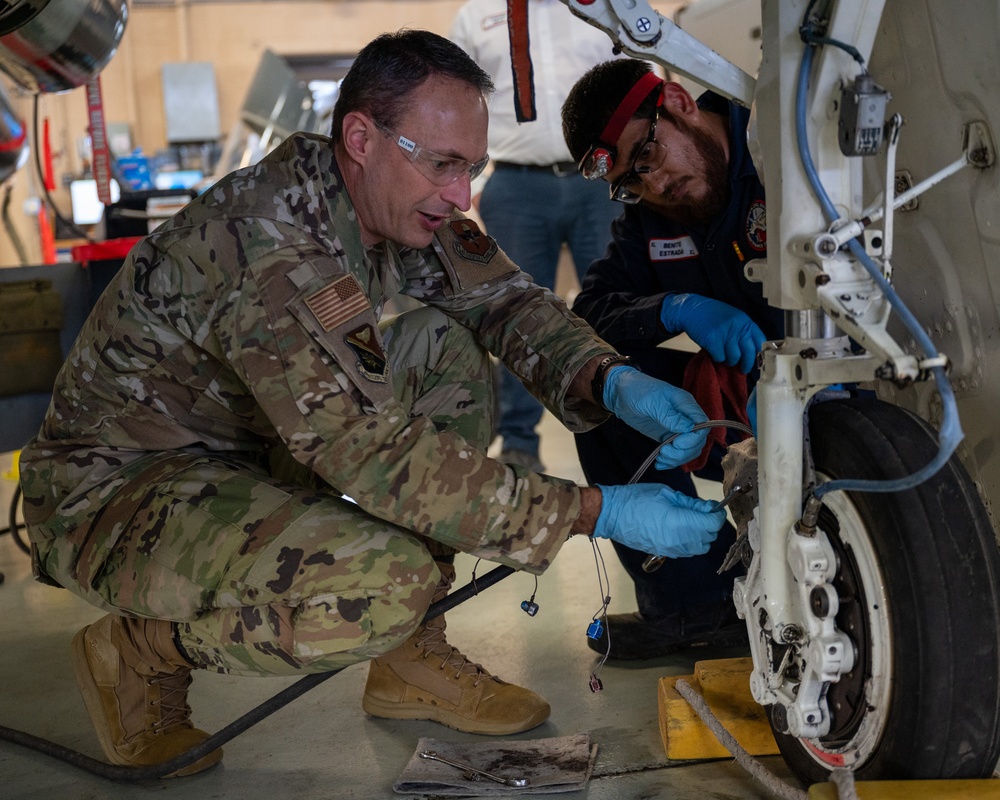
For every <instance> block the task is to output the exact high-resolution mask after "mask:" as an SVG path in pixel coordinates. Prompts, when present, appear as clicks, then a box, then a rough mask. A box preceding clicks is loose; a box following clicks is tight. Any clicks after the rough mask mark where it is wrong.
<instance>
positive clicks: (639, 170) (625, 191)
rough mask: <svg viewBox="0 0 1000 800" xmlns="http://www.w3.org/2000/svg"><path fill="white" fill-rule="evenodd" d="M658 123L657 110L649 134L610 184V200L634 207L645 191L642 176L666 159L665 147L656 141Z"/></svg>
mask: <svg viewBox="0 0 1000 800" xmlns="http://www.w3.org/2000/svg"><path fill="white" fill-rule="evenodd" d="M659 122H660V114H659V109H657V113H654V114H653V119H652V121H651V122H650V124H649V133H648V134H647V135H646V138H645V139H644V140H643V142H642V145H641V146H640V147H639V149H638V150H637V151H636V154H635V157H634V158H633V159H632V163H631V164H629V168H628V170H627V171H626V172H625V174H624V175H622V176H621V177H620V178H618V180H616V181H612V182H611V189H610V195H611V199H612V200H617V201H618V202H619V203H625V204H626V205H635V204H636V203H638V202H639V201H640V200H641V199H642V196H643V194H644V193H645V191H646V185H645V184H644V183H643V181H642V176H643V175H648V174H650V173H651V172H655V171H656V170H658V169H659V168H660V166H661V165H662V164H663V162H664V160H665V159H666V157H667V150H668V148H667V146H666V145H664V144H661V143H660V142H658V141H657V140H656V126H657V125H658V124H659Z"/></svg>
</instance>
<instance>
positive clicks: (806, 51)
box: [795, 3, 963, 500]
mask: <svg viewBox="0 0 1000 800" xmlns="http://www.w3.org/2000/svg"><path fill="white" fill-rule="evenodd" d="M813 5H814V3H810V4H809V7H808V8H807V9H806V16H805V18H804V19H803V23H802V28H801V32H802V39H803V41H804V42H805V47H804V48H803V51H802V59H801V61H800V64H799V75H798V82H797V84H796V93H795V134H796V138H797V144H798V152H799V158H800V160H801V162H802V168H803V169H804V170H805V173H806V176H807V177H808V179H809V185H810V186H811V187H812V190H813V193H814V194H815V195H816V198H817V199H818V200H819V202H820V205H821V207H822V209H823V214H824V215H825V216H826V218H827V222H828V223H829V224H830V225H831V226H832V225H833V224H834V223H835V222H837V221H838V220H840V219H841V216H840V213H839V212H838V211H837V209H836V207H835V206H834V205H833V202H832V201H831V200H830V196H829V195H828V194H827V192H826V190H825V189H824V187H823V184H822V182H821V181H820V178H819V174H818V173H817V171H816V166H815V164H814V163H813V160H812V154H811V153H810V150H809V137H808V133H807V130H806V99H807V96H808V92H809V75H810V73H811V72H812V65H813V59H814V57H815V53H816V47H817V45H818V44H833V45H836V46H837V47H840V48H842V49H845V50H847V51H848V52H850V53H851V54H852V56H853V57H854V58H855V60H858V61H859V62H860V63H861V64H862V67H864V62H863V59H861V57H860V54H858V52H857V50H855V49H854V48H849V47H848V46H846V45H844V44H843V43H841V42H837V41H835V40H832V39H824V38H819V37H816V36H815V35H814V34H813V33H812V26H811V24H810V23H809V14H810V12H811V10H812V7H813ZM847 247H848V249H849V250H850V251H851V254H852V255H853V256H854V257H855V258H856V259H857V260H858V261H859V262H860V263H861V265H862V266H863V267H864V268H865V270H866V271H867V272H868V274H869V275H870V276H871V278H872V280H873V281H874V282H875V284H876V285H877V286H878V288H879V289H880V290H881V291H882V293H883V294H884V295H885V297H886V299H887V300H888V301H889V305H890V306H892V308H893V309H894V310H895V311H896V313H897V314H899V317H900V319H901V320H902V322H903V324H904V325H905V326H906V329H907V331H908V332H909V333H910V334H911V335H912V336H913V338H914V340H915V341H916V342H917V344H918V345H919V347H920V349H921V350H922V351H923V353H924V357H925V358H927V359H931V360H934V359H938V358H939V354H938V352H937V348H936V347H935V346H934V343H933V342H932V341H931V338H930V336H929V335H928V334H927V333H926V332H925V331H924V329H923V327H922V326H921V325H920V322H919V321H918V320H917V318H916V317H915V316H914V314H913V312H911V311H910V309H909V308H907V307H906V305H905V304H904V303H903V301H902V299H901V298H900V297H899V295H898V294H897V293H896V290H895V289H893V287H892V285H891V284H890V283H889V281H888V279H886V277H885V276H884V275H883V274H882V270H881V269H880V268H879V267H878V265H877V264H876V263H875V262H874V261H873V260H872V258H871V256H869V255H868V253H867V252H866V251H865V249H864V247H863V246H862V244H861V243H860V242H859V241H858V240H857V239H856V238H855V239H851V240H850V241H849V242H848V243H847ZM931 372H932V373H933V375H934V381H935V383H936V384H937V389H938V393H939V394H940V396H941V403H942V406H943V409H944V416H943V420H942V422H941V430H940V432H939V437H938V452H937V454H936V455H935V457H934V458H933V459H931V461H930V462H929V463H928V464H927V465H925V466H924V467H922V468H921V469H919V470H917V471H916V472H914V473H913V474H911V475H907V476H904V477H902V478H893V479H890V480H881V481H871V480H860V479H856V478H846V479H840V480H833V481H827V482H826V483H823V484H820V485H819V486H817V487H816V488H815V490H814V491H813V497H814V498H815V499H816V500H819V499H820V498H821V497H823V496H824V495H826V494H829V493H830V492H833V491H838V490H841V491H857V492H901V491H905V490H907V489H912V488H913V487H914V486H918V485H919V484H921V483H923V482H924V481H926V480H928V479H929V478H931V477H932V476H933V475H934V474H935V473H937V471H938V470H939V469H941V467H943V466H944V465H945V463H946V462H947V461H948V459H949V458H951V455H952V453H954V452H955V449H956V448H957V447H958V444H959V442H961V440H962V436H963V434H962V427H961V424H960V422H959V419H958V405H957V403H956V401H955V392H954V390H953V389H952V386H951V381H950V380H949V379H948V374H947V372H946V371H945V368H944V367H943V366H932V367H931Z"/></svg>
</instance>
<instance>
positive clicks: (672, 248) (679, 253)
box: [649, 236, 698, 261]
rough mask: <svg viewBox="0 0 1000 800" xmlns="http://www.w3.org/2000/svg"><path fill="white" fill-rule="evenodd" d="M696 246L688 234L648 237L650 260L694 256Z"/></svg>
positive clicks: (678, 258)
mask: <svg viewBox="0 0 1000 800" xmlns="http://www.w3.org/2000/svg"><path fill="white" fill-rule="evenodd" d="M697 255H698V248H697V247H696V246H695V243H694V240H693V239H692V238H691V237H690V236H678V237H677V238H675V239H650V240H649V260H650V261H679V260H681V259H683V258H694V257H695V256H697Z"/></svg>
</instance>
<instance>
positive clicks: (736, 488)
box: [642, 483, 749, 572]
mask: <svg viewBox="0 0 1000 800" xmlns="http://www.w3.org/2000/svg"><path fill="white" fill-rule="evenodd" d="M748 488H749V487H747V486H743V485H742V484H739V483H734V484H733V485H732V486H731V487H730V489H729V494H727V495H726V496H725V497H723V498H722V499H721V500H720V501H719V502H718V503H716V504H715V505H714V506H712V508H711V511H718V510H720V509H723V508H725V507H726V506H728V505H729V504H730V503H731V502H732V500H733V498H734V497H736V495H738V494H742V493H743V492H745V491H746V490H747V489H748ZM666 560H667V557H666V556H646V560H645V561H643V562H642V571H643V572H656V570H658V569H659V568H660V567H662V566H663V562H664V561H666Z"/></svg>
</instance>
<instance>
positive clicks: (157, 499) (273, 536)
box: [70, 308, 493, 675]
mask: <svg viewBox="0 0 1000 800" xmlns="http://www.w3.org/2000/svg"><path fill="white" fill-rule="evenodd" d="M383 333H384V337H385V338H384V341H385V347H386V351H387V353H388V355H389V357H390V359H391V363H392V368H393V372H392V374H393V378H392V380H393V389H394V392H395V395H396V397H397V398H399V399H400V400H401V401H402V403H403V405H404V407H405V408H407V409H409V410H410V415H411V417H416V416H427V417H430V418H431V419H433V420H434V421H435V424H436V425H437V426H438V427H439V428H443V427H446V428H449V429H452V430H455V431H456V432H458V433H459V434H460V435H462V436H463V437H464V438H465V439H466V440H467V441H468V442H469V443H470V444H472V445H474V446H476V447H479V448H480V449H482V450H483V451H485V449H486V447H487V446H488V444H489V437H490V431H491V429H492V416H493V407H492V396H493V392H492V377H491V375H492V371H491V369H490V367H489V359H488V355H487V353H486V352H485V351H484V350H483V349H482V348H481V346H480V345H479V344H478V343H477V342H476V341H475V340H474V339H473V338H472V336H471V334H469V332H468V331H466V330H465V329H464V328H462V327H461V326H460V325H458V324H457V323H454V322H451V321H449V320H448V318H447V317H445V316H444V315H443V314H441V313H440V312H438V311H435V310H433V309H430V308H419V309H416V310H414V311H408V312H406V313H404V314H401V315H399V316H397V317H395V318H393V319H392V320H390V321H389V322H388V323H387V324H384V325H383ZM287 462H288V464H290V465H291V469H285V470H282V469H274V468H269V469H263V468H260V467H259V466H256V465H252V464H247V463H245V462H239V461H237V460H235V459H230V458H228V457H227V456H226V455H224V454H219V455H218V456H214V455H212V456H196V455H191V454H178V455H176V456H173V455H172V456H167V457H166V458H165V459H164V460H163V461H159V462H157V465H156V466H155V467H154V469H153V473H154V476H155V477H154V479H153V482H152V483H150V482H149V481H148V480H147V481H143V482H142V484H141V485H137V484H139V481H133V482H132V483H130V484H128V485H126V486H125V487H123V489H122V490H121V491H120V492H119V493H118V494H117V495H116V496H115V497H114V498H113V499H112V500H111V501H110V502H109V503H108V504H107V505H106V506H105V508H104V511H103V513H102V515H101V516H100V518H99V519H98V522H97V523H96V524H99V525H102V526H104V525H115V526H120V529H121V533H120V535H119V537H118V538H117V541H116V543H115V545H114V546H113V548H112V549H111V551H110V553H109V554H107V557H106V558H103V557H101V556H97V554H93V555H90V554H86V553H84V554H83V556H84V558H83V559H82V561H81V562H80V563H81V564H83V565H86V563H87V561H88V555H89V560H90V562H91V566H90V567H89V568H87V567H86V566H84V568H83V569H82V570H80V571H79V572H78V576H77V577H78V579H79V578H80V577H82V576H83V575H85V574H86V575H88V576H92V578H91V579H90V580H84V581H81V582H80V584H79V585H75V586H72V587H70V588H72V589H73V591H75V592H77V593H79V594H81V595H82V596H84V597H85V598H87V599H89V600H91V601H92V602H95V603H96V604H97V605H100V606H102V607H104V608H112V609H116V610H119V611H120V612H122V613H126V614H131V615H136V616H141V617H152V618H157V619H169V620H174V621H177V622H178V626H177V629H178V641H179V644H180V645H181V647H182V648H183V650H184V652H185V653H186V654H187V655H188V657H189V658H190V659H191V661H193V662H194V663H195V664H196V665H197V666H199V667H202V668H205V669H209V670H212V671H217V672H222V673H230V674H237V675H298V674H301V673H304V672H326V671H330V670H334V669H338V668H341V667H345V666H349V665H351V664H354V663H357V662H359V661H364V660H367V659H370V658H374V657H375V656H377V655H380V654H381V653H384V652H387V651H389V650H391V649H393V648H395V647H396V646H398V645H399V644H401V643H402V642H403V641H405V640H406V638H407V637H408V636H409V635H410V634H411V633H412V632H413V630H414V629H415V628H416V626H417V625H418V624H419V623H420V621H421V620H422V618H423V616H424V614H425V613H426V610H427V607H428V605H429V604H430V602H431V597H432V595H433V593H434V589H435V585H436V584H437V581H438V578H439V570H438V568H437V566H436V564H435V558H439V559H440V558H442V557H445V560H447V558H446V557H447V556H448V555H450V554H453V553H454V550H453V549H452V548H449V547H447V546H446V545H442V544H439V543H437V542H433V541H431V540H427V539H424V538H422V537H418V536H417V535H415V534H413V533H411V532H410V531H407V530H404V529H402V528H399V527H396V526H393V525H392V524H390V523H387V522H384V521H382V520H380V519H377V518H375V517H372V516H370V515H368V514H366V513H365V512H364V511H362V510H361V509H360V508H359V507H358V506H357V505H355V504H354V503H352V502H350V501H349V500H347V499H344V498H342V497H341V496H340V495H339V494H337V493H335V492H332V491H330V490H328V489H327V490H324V489H322V488H318V487H316V486H315V485H312V486H310V485H309V484H310V483H312V484H315V481H313V480H312V476H311V473H309V472H308V471H307V470H306V469H305V468H304V467H301V466H300V465H298V464H297V462H293V461H292V460H291V457H290V456H288V457H287ZM294 473H297V474H294ZM274 474H279V475H281V478H278V477H275V476H274ZM293 474H294V475H293ZM290 476H292V479H291V480H289V477H290ZM95 556H96V558H95ZM95 562H97V563H95Z"/></svg>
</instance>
